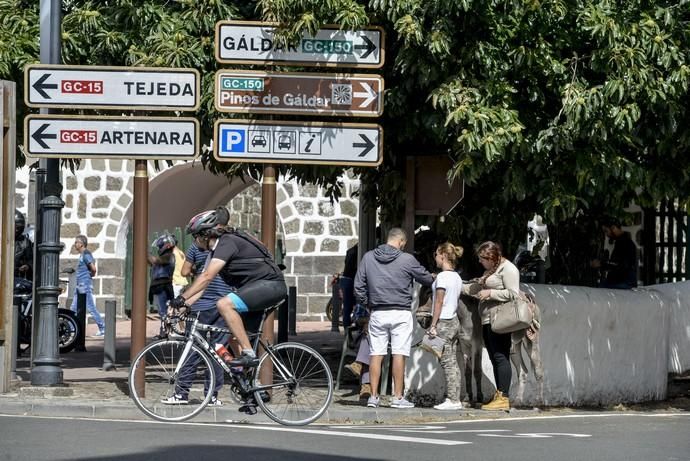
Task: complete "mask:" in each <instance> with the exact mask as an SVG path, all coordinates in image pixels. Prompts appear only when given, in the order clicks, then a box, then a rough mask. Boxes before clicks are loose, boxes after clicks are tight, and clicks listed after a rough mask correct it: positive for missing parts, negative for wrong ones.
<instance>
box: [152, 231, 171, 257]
mask: <svg viewBox="0 0 690 461" xmlns="http://www.w3.org/2000/svg"><path fill="white" fill-rule="evenodd" d="M153 246H155V247H156V248H158V256H162V255H164V254H165V253H167V252H168V251H171V250H172V249H173V247H174V246H175V237H173V236H172V235H170V234H163V235H161V236H160V237H158V238H157V239H156V240H154V241H153Z"/></svg>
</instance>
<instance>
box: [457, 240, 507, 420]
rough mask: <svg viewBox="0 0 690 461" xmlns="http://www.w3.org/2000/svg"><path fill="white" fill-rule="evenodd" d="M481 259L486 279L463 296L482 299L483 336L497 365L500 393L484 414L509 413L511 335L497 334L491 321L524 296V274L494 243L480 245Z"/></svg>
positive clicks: (478, 282) (471, 286) (479, 255)
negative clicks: (500, 307) (501, 307)
mask: <svg viewBox="0 0 690 461" xmlns="http://www.w3.org/2000/svg"><path fill="white" fill-rule="evenodd" d="M477 256H478V257H479V262H480V263H481V264H482V266H483V267H484V270H485V271H484V275H482V277H481V278H480V279H479V280H478V281H477V282H476V283H471V284H466V285H463V293H465V294H468V295H472V296H475V297H476V298H478V299H479V315H480V316H481V319H482V336H483V338H484V345H485V346H486V350H487V351H488V353H489V358H490V359H491V364H492V365H493V369H494V379H495V381H496V389H497V390H496V394H495V395H494V398H493V400H491V402H489V403H487V404H486V405H482V410H509V409H510V401H509V400H508V392H509V390H510V381H511V377H512V372H513V371H512V368H511V366H510V346H511V334H510V333H506V334H498V333H494V332H493V331H492V330H491V320H490V319H491V312H492V310H493V309H495V308H496V307H497V306H498V305H499V304H501V303H504V302H506V301H510V300H511V299H514V298H515V297H516V296H518V294H519V293H520V271H519V270H518V268H517V267H515V265H514V264H513V263H511V262H510V261H508V260H507V259H506V258H504V257H503V254H502V251H501V247H500V246H499V245H498V244H496V243H494V242H490V241H489V242H484V243H482V244H481V245H479V248H477Z"/></svg>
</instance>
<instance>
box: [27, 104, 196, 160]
mask: <svg viewBox="0 0 690 461" xmlns="http://www.w3.org/2000/svg"><path fill="white" fill-rule="evenodd" d="M24 148H25V152H26V154H27V155H29V156H31V157H60V158H127V159H146V160H192V159H194V158H195V157H196V156H197V155H198V153H199V122H198V121H197V120H196V119H193V118H163V117H127V118H123V117H86V116H71V115H29V116H28V117H26V118H25V119H24Z"/></svg>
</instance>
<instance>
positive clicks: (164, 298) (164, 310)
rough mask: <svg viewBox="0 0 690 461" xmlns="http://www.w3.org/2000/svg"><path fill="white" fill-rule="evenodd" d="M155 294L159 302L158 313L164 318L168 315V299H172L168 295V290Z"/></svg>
mask: <svg viewBox="0 0 690 461" xmlns="http://www.w3.org/2000/svg"><path fill="white" fill-rule="evenodd" d="M155 296H156V301H157V302H158V315H160V317H161V319H162V318H163V317H165V316H166V315H168V301H172V299H170V298H169V297H168V292H167V291H165V290H163V291H161V292H160V293H157V294H156V295H155Z"/></svg>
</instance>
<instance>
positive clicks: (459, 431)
mask: <svg viewBox="0 0 690 461" xmlns="http://www.w3.org/2000/svg"><path fill="white" fill-rule="evenodd" d="M441 429H443V428H441ZM395 431H396V432H420V433H422V434H471V433H475V434H476V433H482V434H483V433H485V432H511V431H510V429H446V430H438V431H431V430H429V431H418V430H413V429H395Z"/></svg>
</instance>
